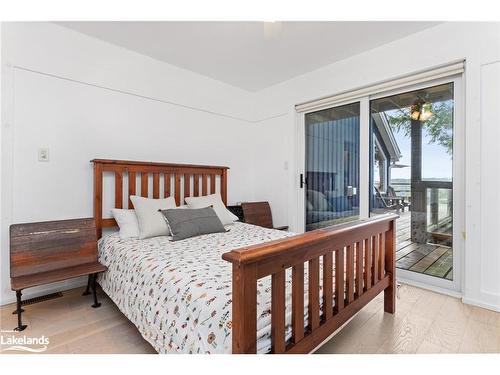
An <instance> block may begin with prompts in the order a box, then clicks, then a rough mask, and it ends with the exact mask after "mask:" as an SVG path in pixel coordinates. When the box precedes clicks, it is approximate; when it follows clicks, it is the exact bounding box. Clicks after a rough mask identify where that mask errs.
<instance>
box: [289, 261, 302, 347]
mask: <svg viewBox="0 0 500 375" xmlns="http://www.w3.org/2000/svg"><path fill="white" fill-rule="evenodd" d="M292 286H293V288H292V341H293V342H294V343H297V342H299V341H300V340H302V339H303V338H304V263H300V264H297V265H295V266H293V268H292Z"/></svg>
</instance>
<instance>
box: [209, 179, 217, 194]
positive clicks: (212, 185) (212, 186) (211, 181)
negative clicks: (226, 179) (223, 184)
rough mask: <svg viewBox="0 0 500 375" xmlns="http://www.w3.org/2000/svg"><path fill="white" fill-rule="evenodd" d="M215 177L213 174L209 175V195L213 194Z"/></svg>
mask: <svg viewBox="0 0 500 375" xmlns="http://www.w3.org/2000/svg"><path fill="white" fill-rule="evenodd" d="M216 178H217V176H216V175H214V174H211V175H210V194H215V182H216Z"/></svg>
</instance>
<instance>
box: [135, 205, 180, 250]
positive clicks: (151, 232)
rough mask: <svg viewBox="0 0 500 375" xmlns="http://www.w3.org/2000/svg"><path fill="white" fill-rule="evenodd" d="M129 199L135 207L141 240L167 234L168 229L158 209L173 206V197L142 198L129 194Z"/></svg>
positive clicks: (168, 233) (168, 232)
mask: <svg viewBox="0 0 500 375" xmlns="http://www.w3.org/2000/svg"><path fill="white" fill-rule="evenodd" d="M130 200H131V201H132V204H133V205H134V208H135V214H136V215H137V221H138V223H139V238H140V239H141V240H143V239H146V238H151V237H157V236H169V235H170V231H169V229H168V226H167V223H166V222H165V219H164V218H163V215H162V214H161V213H160V212H159V210H165V209H169V208H175V207H176V204H175V199H174V198H173V197H168V198H165V199H151V198H143V197H139V196H137V195H131V196H130Z"/></svg>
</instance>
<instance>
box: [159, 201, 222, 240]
mask: <svg viewBox="0 0 500 375" xmlns="http://www.w3.org/2000/svg"><path fill="white" fill-rule="evenodd" d="M161 213H162V214H163V216H164V218H165V221H166V223H167V225H168V227H169V229H170V232H171V233H172V241H179V240H184V239H186V238H190V237H196V236H201V235H202V234H210V233H223V232H225V231H226V230H225V229H224V225H222V223H221V221H220V220H219V217H218V216H217V214H216V213H215V211H214V209H213V208H212V207H206V208H198V209H189V210H179V209H169V210H161Z"/></svg>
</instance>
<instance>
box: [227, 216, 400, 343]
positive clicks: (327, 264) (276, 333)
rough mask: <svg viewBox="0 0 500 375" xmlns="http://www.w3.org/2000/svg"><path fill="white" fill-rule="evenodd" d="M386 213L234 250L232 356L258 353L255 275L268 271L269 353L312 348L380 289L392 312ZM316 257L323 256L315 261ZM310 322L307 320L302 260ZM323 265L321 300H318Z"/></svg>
mask: <svg viewBox="0 0 500 375" xmlns="http://www.w3.org/2000/svg"><path fill="white" fill-rule="evenodd" d="M396 218H397V215H393V214H390V215H383V216H378V217H376V218H372V219H368V220H362V221H356V222H354V223H349V224H345V225H342V226H336V227H328V228H324V229H318V230H315V231H312V232H308V233H305V234H301V235H297V236H294V237H289V238H285V239H281V240H277V241H272V242H267V243H264V244H260V245H255V246H250V247H246V248H241V249H237V250H233V251H231V252H228V253H225V254H223V256H222V258H223V259H224V260H226V261H228V262H231V263H232V264H233V295H232V309H233V310H232V311H233V316H232V337H233V343H232V348H233V353H256V350H257V280H258V279H260V278H263V277H266V276H269V275H271V277H272V297H271V320H272V322H271V327H272V328H271V339H272V349H271V351H272V353H309V352H311V351H312V350H314V349H315V348H316V347H317V346H318V345H319V344H321V343H322V342H323V341H324V340H325V339H326V338H328V336H330V335H331V334H332V333H333V332H335V331H336V330H337V329H338V328H340V327H341V326H342V324H344V323H345V322H346V321H347V320H349V318H351V317H352V316H353V315H354V314H356V313H357V312H358V311H359V310H360V309H361V308H363V307H364V306H365V305H366V304H367V303H368V302H370V301H371V300H372V299H373V298H375V297H376V296H377V295H378V294H379V293H380V292H382V291H384V311H386V312H388V313H394V311H395V229H396V228H395V226H396ZM320 258H321V259H322V261H321V262H320ZM306 262H307V263H308V288H307V289H308V290H307V295H308V299H309V304H308V321H307V325H306V324H305V322H304V294H305V290H304V285H305V283H304V281H305V280H304V279H305V277H304V264H305V263H306ZM320 264H322V267H323V282H322V284H323V285H322V290H323V298H321V299H320V287H321V286H320ZM288 268H291V269H292V339H291V340H290V341H289V342H287V341H286V340H285V300H286V293H285V282H286V280H285V271H286V270H287V269H288Z"/></svg>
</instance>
